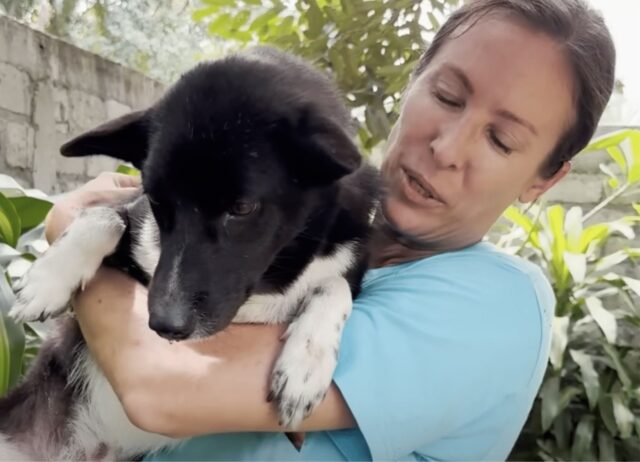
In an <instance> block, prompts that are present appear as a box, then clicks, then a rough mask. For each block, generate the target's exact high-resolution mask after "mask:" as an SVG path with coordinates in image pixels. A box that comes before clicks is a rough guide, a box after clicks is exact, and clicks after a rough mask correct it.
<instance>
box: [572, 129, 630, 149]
mask: <svg viewBox="0 0 640 462" xmlns="http://www.w3.org/2000/svg"><path fill="white" fill-rule="evenodd" d="M630 132H631V130H628V129H627V130H618V131H615V132H612V133H607V134H605V135H602V136H600V137H598V138H596V139H595V140H593V141H592V142H591V143H589V144H588V145H587V146H586V147H585V148H584V149H583V150H582V152H583V153H586V152H593V151H602V150H603V149H607V148H610V147H612V146H618V145H619V144H620V143H621V142H622V140H624V139H625V138H627V137H628V136H629V135H630Z"/></svg>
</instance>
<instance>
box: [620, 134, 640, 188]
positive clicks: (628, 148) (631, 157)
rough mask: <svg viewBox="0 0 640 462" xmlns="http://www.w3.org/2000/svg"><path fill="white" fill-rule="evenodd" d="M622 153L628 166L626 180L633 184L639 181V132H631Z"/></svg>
mask: <svg viewBox="0 0 640 462" xmlns="http://www.w3.org/2000/svg"><path fill="white" fill-rule="evenodd" d="M624 148H625V149H624V153H625V155H626V159H627V165H628V166H629V174H628V176H627V180H628V181H629V183H631V184H634V183H637V182H638V181H640V131H638V130H633V131H632V132H631V136H630V137H629V138H628V140H626V143H625V145H624Z"/></svg>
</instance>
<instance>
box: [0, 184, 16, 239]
mask: <svg viewBox="0 0 640 462" xmlns="http://www.w3.org/2000/svg"><path fill="white" fill-rule="evenodd" d="M20 229H21V223H20V216H19V215H18V212H17V211H16V208H15V207H14V205H13V204H12V203H11V201H10V200H9V199H7V198H6V197H5V195H4V194H2V193H0V241H1V242H5V243H6V244H9V245H10V246H11V247H15V246H16V244H17V243H18V238H19V237H20Z"/></svg>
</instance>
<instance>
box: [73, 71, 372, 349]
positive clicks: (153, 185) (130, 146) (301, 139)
mask: <svg viewBox="0 0 640 462" xmlns="http://www.w3.org/2000/svg"><path fill="white" fill-rule="evenodd" d="M279 72H281V70H274V69H273V66H266V65H264V64H263V63H260V62H259V61H253V62H252V61H244V60H241V59H236V60H225V61H221V62H215V63H209V64H206V65H200V66H199V67H197V68H196V69H194V70H193V71H191V72H190V73H188V74H186V75H185V76H183V77H182V78H181V80H180V81H179V82H178V83H177V84H176V85H175V86H174V87H173V88H172V89H171V90H170V91H169V92H168V93H167V95H166V96H165V97H164V98H163V99H162V100H161V101H160V102H159V103H158V104H156V105H155V106H153V107H151V108H150V109H148V110H146V111H141V112H136V113H132V114H129V115H126V116H124V117H121V118H119V119H116V120H113V121H111V122H108V123H106V124H104V125H102V126H100V127H98V128H96V129H94V130H92V131H90V132H88V133H85V134H83V135H81V136H79V137H77V138H75V139H74V140H72V141H70V142H69V143H67V144H65V145H64V146H63V147H62V149H61V150H62V153H63V155H66V156H83V155H90V154H106V155H110V156H113V157H117V158H120V159H123V160H125V161H128V162H131V163H133V164H134V165H135V166H137V167H139V168H140V169H141V171H142V178H143V184H144V189H145V192H146V194H147V195H148V197H149V201H150V203H151V207H152V210H153V214H154V216H155V218H156V221H157V223H158V227H159V231H160V247H161V252H160V260H159V263H158V266H157V268H156V272H155V274H154V275H153V278H152V282H151V286H150V294H149V310H150V326H151V328H153V329H154V330H156V331H157V332H158V333H159V334H161V335H163V336H165V337H167V338H174V339H182V338H188V337H194V336H202V335H208V334H211V333H214V332H216V331H218V330H221V329H223V328H224V327H225V326H227V325H228V324H229V322H230V321H231V320H232V318H233V317H234V316H235V314H236V313H237V311H238V308H239V307H240V306H241V305H242V304H243V303H244V302H245V301H246V299H247V298H248V296H249V295H250V294H251V293H252V292H254V291H255V290H256V289H257V288H259V286H260V285H261V284H262V285H264V276H265V274H266V273H267V271H268V270H269V269H270V268H272V267H273V265H277V264H281V263H282V262H281V261H279V260H278V261H276V260H277V257H278V255H279V254H280V253H281V252H282V251H283V249H285V248H287V246H291V245H292V243H293V242H294V241H295V239H296V238H297V237H298V236H300V235H301V234H303V233H304V231H305V226H306V224H307V222H308V220H309V219H310V216H311V214H314V213H316V214H317V213H318V210H319V209H321V208H322V207H323V203H324V202H323V201H326V200H327V197H333V196H334V195H335V193H336V187H335V184H336V181H337V180H338V179H340V178H341V177H343V176H344V175H347V174H349V173H350V172H353V171H354V170H355V169H356V168H357V167H358V166H359V164H360V155H359V153H358V151H357V148H356V147H355V146H354V144H353V143H352V141H351V139H350V137H349V136H348V134H347V133H346V131H345V129H344V127H343V126H341V124H342V123H343V120H344V119H341V117H343V116H344V109H343V107H342V106H341V105H340V103H338V105H337V106H336V107H333V108H330V107H328V105H329V106H330V105H332V104H334V103H335V101H338V100H337V98H336V99H335V100H333V101H325V100H326V98H325V97H323V96H322V92H323V91H327V90H326V88H324V87H323V88H318V89H314V88H307V87H308V86H309V85H308V83H304V85H303V84H300V83H295V81H291V79H289V80H287V79H283V76H282V75H281V74H279ZM319 78H322V79H323V80H322V82H325V80H324V77H319ZM292 82H294V83H292ZM324 85H326V82H325V83H324ZM318 93H320V94H321V99H322V100H319V99H318V98H317V96H314V95H317V94H318ZM332 110H333V112H332ZM334 113H335V114H337V116H336V115H335V114H334Z"/></svg>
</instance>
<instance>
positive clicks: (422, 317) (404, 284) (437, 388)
mask: <svg viewBox="0 0 640 462" xmlns="http://www.w3.org/2000/svg"><path fill="white" fill-rule="evenodd" d="M476 260H477V259H476ZM476 260H474V259H469V260H468V261H465V260H464V259H460V261H452V262H449V261H448V260H447V261H446V262H444V263H443V264H435V263H434V264H430V265H428V268H426V269H425V268H423V267H422V265H420V264H419V263H418V264H414V265H410V266H409V267H408V268H406V269H405V270H403V271H397V272H392V273H391V274H388V275H385V276H382V277H379V278H375V277H374V278H372V280H371V281H368V282H367V283H366V284H365V285H364V286H363V291H362V293H361V294H360V296H359V297H358V298H357V299H356V301H355V302H354V310H353V313H352V315H351V317H350V319H349V320H348V322H347V325H346V327H345V331H344V335H343V340H342V345H341V348H340V356H339V361H338V367H337V369H336V372H335V374H334V382H335V383H336V385H337V386H338V388H339V389H340V391H341V393H342V395H343V396H344V398H345V400H346V402H347V405H348V406H349V408H350V410H351V412H352V413H353V415H354V417H355V419H356V421H357V423H358V427H359V430H360V431H361V432H362V434H363V436H364V438H365V440H366V442H367V445H368V447H369V451H370V453H371V457H372V458H373V459H374V460H397V459H402V458H406V457H408V456H410V455H411V454H412V453H413V452H414V451H416V450H417V449H418V448H421V447H424V446H426V445H429V444H430V443H433V442H437V441H438V440H440V439H443V438H448V437H450V436H451V435H452V434H455V433H456V432H457V431H458V430H459V429H461V428H463V427H464V426H465V425H467V424H468V423H469V422H471V421H473V420H474V419H480V418H482V416H483V414H485V413H487V412H489V411H490V410H491V409H492V408H494V407H495V406H499V405H500V403H505V402H508V401H509V399H510V398H511V397H512V396H513V395H516V394H518V393H521V392H522V390H523V389H524V388H526V387H527V385H528V383H529V381H530V380H531V378H532V374H533V373H534V370H535V368H536V365H537V364H538V363H539V356H540V354H541V349H542V348H543V345H542V343H543V335H542V330H543V327H542V324H543V323H544V321H543V319H542V316H541V310H540V306H539V301H538V296H537V294H536V291H535V289H534V284H533V283H532V281H531V279H530V277H529V276H528V275H527V274H526V273H524V272H520V271H517V270H514V269H513V267H511V266H509V265H503V264H501V263H499V262H494V261H488V262H487V261H482V260H480V261H476ZM489 430H490V431H491V429H489ZM499 430H500V429H496V431H499Z"/></svg>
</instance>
